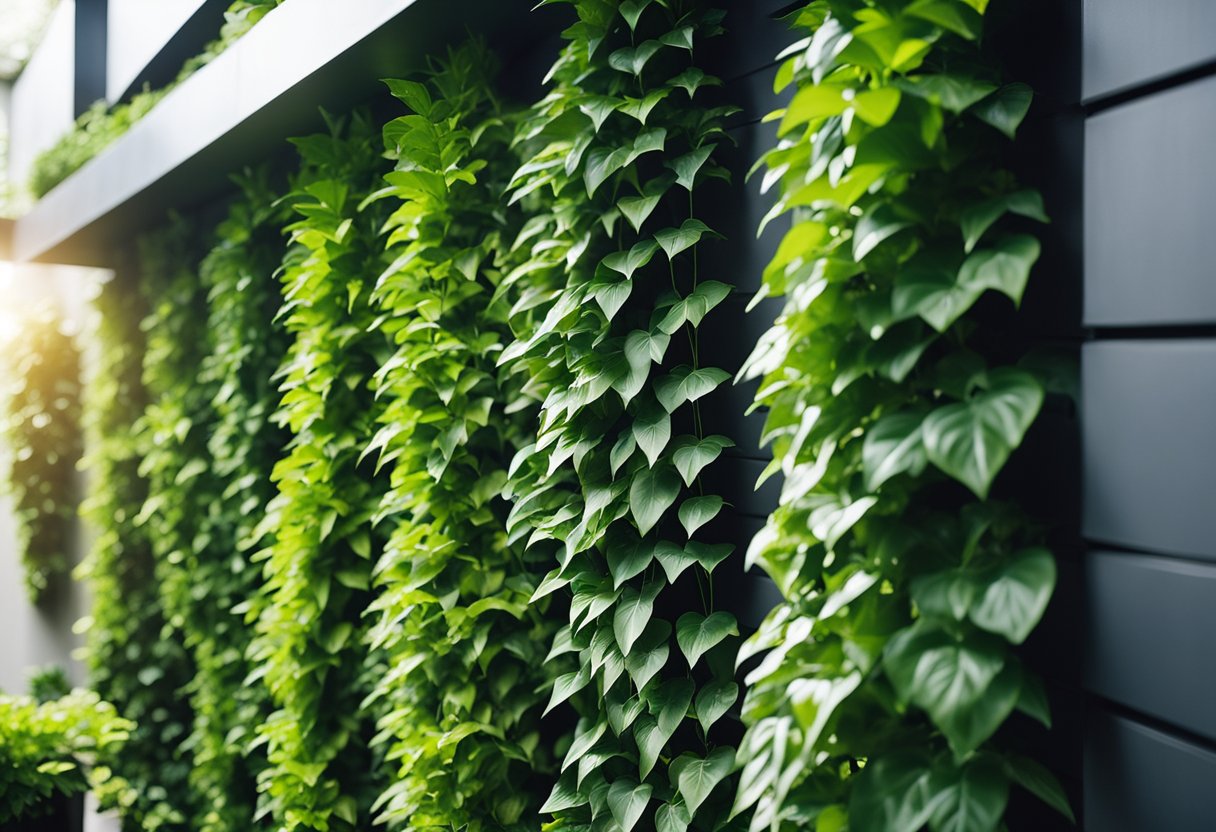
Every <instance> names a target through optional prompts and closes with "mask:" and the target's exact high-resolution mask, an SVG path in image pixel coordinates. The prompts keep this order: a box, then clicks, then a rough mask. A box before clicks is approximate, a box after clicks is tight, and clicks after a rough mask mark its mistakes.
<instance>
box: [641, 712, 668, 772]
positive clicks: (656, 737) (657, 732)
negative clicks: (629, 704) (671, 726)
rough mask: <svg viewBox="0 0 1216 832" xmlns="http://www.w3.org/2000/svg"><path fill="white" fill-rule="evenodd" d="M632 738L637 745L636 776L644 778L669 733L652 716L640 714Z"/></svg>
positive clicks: (657, 757)
mask: <svg viewBox="0 0 1216 832" xmlns="http://www.w3.org/2000/svg"><path fill="white" fill-rule="evenodd" d="M633 739H634V742H636V743H637V746H638V776H639V777H641V778H642V779H645V778H646V777H648V776H650V772H651V771H653V770H654V764H655V763H657V762H658V761H659V756H660V755H661V754H662V753H663V748H664V747H665V746H666V745H667V741H668V740H669V739H671V733H664V731H663V729H661V728H660V727H659V723H658V722H657V721H656V720H655V719H654V718H653V717H651V716H642V717H639V718H638V721H637V723H635V725H634V727H633Z"/></svg>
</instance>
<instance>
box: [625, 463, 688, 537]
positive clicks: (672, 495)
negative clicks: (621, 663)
mask: <svg viewBox="0 0 1216 832" xmlns="http://www.w3.org/2000/svg"><path fill="white" fill-rule="evenodd" d="M679 493H680V476H679V474H677V473H676V472H675V471H674V470H672V468H671V467H670V466H668V465H666V464H664V465H658V466H655V467H654V468H649V469H647V470H645V471H640V472H638V474H637V476H635V477H634V479H633V483H632V484H631V485H630V486H629V511H630V512H631V513H632V514H633V519H634V522H635V523H637V526H638V532H640V533H641V534H646V532H648V531H650V530H651V529H653V528H654V525H655V523H658V522H659V519H660V518H661V517H662V516H663V513H664V512H666V511H667V509H669V508H671V504H672V503H674V502H675V501H676V496H677V495H678V494H679Z"/></svg>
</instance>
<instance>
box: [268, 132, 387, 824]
mask: <svg viewBox="0 0 1216 832" xmlns="http://www.w3.org/2000/svg"><path fill="white" fill-rule="evenodd" d="M294 143H295V145H296V146H297V148H298V149H299V151H300V155H301V158H302V165H303V168H302V171H301V173H300V174H299V177H298V179H297V181H296V184H295V188H294V190H293V192H292V194H291V196H290V197H289V199H290V201H291V204H292V208H293V211H294V213H295V217H296V219H295V221H294V222H292V223H291V224H290V225H288V226H287V229H288V231H289V232H290V235H291V249H290V250H289V252H288V254H287V257H286V258H285V260H284V263H283V268H282V273H281V286H282V293H283V306H282V309H281V311H280V313H279V315H280V317H281V319H282V322H283V326H284V327H285V328H286V330H287V332H288V333H289V335H290V346H289V348H288V352H287V356H286V358H285V359H284V361H283V363H282V366H281V367H280V369H279V371H278V373H277V377H278V378H279V379H280V381H281V390H282V391H283V395H282V399H281V402H280V404H279V407H278V409H277V410H276V412H275V413H274V416H273V419H274V421H275V423H277V424H280V425H282V426H283V427H285V428H286V429H287V430H288V431H289V433H290V435H291V438H290V440H289V443H288V446H287V450H286V455H285V456H283V457H282V458H281V459H280V460H279V461H278V462H277V463H276V464H275V466H274V471H273V475H272V476H273V480H274V482H275V483H276V485H277V488H278V493H277V494H276V495H275V497H274V498H273V499H272V500H271V502H270V504H269V506H268V508H267V513H266V516H265V518H264V519H263V525H262V527H261V532H263V533H265V534H267V535H269V537H268V538H267V541H268V544H269V545H268V546H267V547H266V548H265V549H264V550H263V551H262V552H260V553H259V554H258V555H257V556H256V557H257V558H259V559H261V560H264V582H263V585H262V588H261V590H260V593H261V594H260V596H259V597H258V598H256V599H254V600H253V602H252V603H251V605H250V609H249V611H248V612H247V616H248V619H249V620H250V621H251V622H254V624H255V629H256V635H255V637H254V639H253V641H252V643H251V644H250V647H249V652H248V656H249V659H250V661H251V662H252V663H253V664H254V665H255V667H256V669H255V671H254V673H253V678H254V679H259V678H260V679H262V680H263V681H264V683H265V685H266V687H267V690H268V691H269V692H270V696H271V700H272V702H273V705H274V708H275V710H274V711H273V713H271V714H270V715H269V716H268V718H267V719H266V721H265V723H264V724H263V725H261V726H259V728H258V735H259V740H258V742H259V743H264V744H265V747H266V754H267V757H268V760H269V765H268V767H267V768H266V769H265V770H264V771H262V772H261V774H260V775H259V783H258V788H259V790H260V791H261V793H262V798H263V799H262V800H261V801H260V803H259V814H269V815H270V816H271V817H273V818H274V820H275V822H276V824H278V827H279V828H282V829H286V830H293V829H310V830H314V829H315V830H326V829H358V828H361V825H363V824H366V823H367V818H366V817H364V815H365V814H366V812H367V810H368V807H370V805H371V804H372V802H373V800H374V797H375V795H377V794H378V793H380V791H382V788H383V784H382V783H380V782H379V780H380V778H379V777H378V776H377V775H376V772H375V768H374V766H373V764H372V760H371V758H370V754H369V753H368V744H369V740H370V739H371V728H372V722H373V720H372V719H371V718H370V715H369V713H368V712H367V711H365V710H363V709H361V708H360V703H361V701H362V700H363V699H364V697H365V696H366V695H367V694H368V693H370V691H371V685H372V681H371V679H370V676H371V671H372V669H373V667H374V666H373V665H372V664H371V662H370V660H369V655H368V649H367V648H366V647H365V646H364V645H363V644H362V642H361V639H360V632H361V628H362V617H363V615H364V613H365V611H366V609H367V607H368V603H369V602H370V600H371V593H370V591H369V587H370V584H371V573H372V565H373V564H374V562H375V560H376V559H377V557H378V556H379V553H380V551H381V550H382V547H383V539H382V534H381V533H380V532H379V531H378V530H376V529H373V528H372V527H371V520H372V518H373V516H374V515H375V513H376V510H377V506H378V505H379V504H380V501H381V499H382V498H383V496H384V493H385V491H386V488H385V483H384V481H383V478H377V477H375V476H374V468H373V464H372V463H371V462H369V461H365V460H364V459H363V456H364V454H363V451H364V449H365V446H366V444H367V437H369V436H371V435H372V434H373V433H374V431H375V425H376V424H377V423H378V421H379V420H380V414H381V412H382V410H383V408H384V404H383V403H375V402H372V401H371V395H370V392H369V391H370V387H371V385H372V383H373V377H374V375H375V373H376V371H377V370H378V369H379V368H380V367H382V366H383V365H384V363H385V362H386V361H387V360H388V358H389V356H390V354H391V347H390V342H389V341H388V339H387V337H386V335H385V333H384V331H383V330H382V329H381V327H380V324H381V323H383V320H382V319H381V320H378V315H379V310H378V309H377V308H376V306H375V305H374V304H373V303H372V301H371V292H372V289H373V287H374V284H375V276H376V275H379V274H380V273H381V272H383V271H384V269H385V267H386V266H387V265H388V263H387V262H385V259H386V254H385V252H384V244H383V241H382V240H381V239H380V238H379V237H378V231H379V229H380V227H381V226H382V225H383V223H384V221H385V219H386V217H385V216H384V215H383V214H384V212H383V211H379V210H366V211H359V210H358V208H359V198H360V196H361V195H363V194H368V193H371V192H372V190H373V188H374V185H375V184H376V183H378V182H379V180H380V177H381V176H382V175H383V167H384V166H383V164H382V160H381V156H380V151H379V148H378V144H379V143H378V141H377V140H376V136H375V133H374V132H373V129H372V126H371V124H370V122H369V121H368V120H367V118H366V117H364V116H356V117H355V118H353V119H352V120H351V122H350V124H349V126H346V125H343V124H341V123H338V122H335V123H333V124H332V125H331V131H330V132H329V133H327V134H318V135H314V136H309V137H306V138H303V139H296V140H294Z"/></svg>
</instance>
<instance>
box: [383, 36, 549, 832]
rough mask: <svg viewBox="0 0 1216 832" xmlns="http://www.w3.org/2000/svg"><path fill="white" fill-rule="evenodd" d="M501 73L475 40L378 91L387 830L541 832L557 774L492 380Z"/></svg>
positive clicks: (497, 344)
mask: <svg viewBox="0 0 1216 832" xmlns="http://www.w3.org/2000/svg"><path fill="white" fill-rule="evenodd" d="M496 68H497V67H496V64H495V61H494V60H493V57H492V56H491V55H490V54H489V53H488V51H487V50H486V48H485V46H484V45H482V44H480V43H477V42H473V43H471V44H469V45H468V46H465V47H464V48H462V49H460V50H457V51H455V52H452V53H450V54H449V55H448V58H447V60H446V61H445V62H443V63H437V64H435V65H434V66H433V68H432V71H431V73H430V74H429V77H428V78H427V79H426V83H419V82H416V81H390V82H389V86H390V89H391V90H392V91H393V93H394V94H395V95H396V96H397V97H398V98H399V99H401V100H402V101H403V102H404V103H405V104H406V105H407V106H408V107H409V109H410V111H411V112H410V114H408V115H404V116H401V117H399V118H396V119H394V120H393V121H390V122H389V123H388V125H387V126H386V127H385V128H384V141H385V147H386V149H387V151H388V154H389V156H390V157H391V158H393V159H394V160H395V162H396V170H395V171H393V172H392V173H390V174H388V175H387V177H386V180H387V183H388V185H387V187H385V188H383V189H381V190H380V191H378V192H377V193H376V194H374V195H373V199H374V200H376V201H380V200H383V201H385V203H386V204H387V205H390V206H392V207H393V208H394V211H393V214H392V216H391V217H390V218H389V220H388V222H387V224H386V225H385V226H384V228H383V229H382V233H383V234H385V235H387V244H388V249H389V256H390V257H391V259H392V262H391V265H389V267H388V268H387V269H385V270H384V272H383V274H382V275H381V276H380V278H379V280H378V281H377V283H376V286H375V288H374V290H373V294H372V300H373V303H374V305H375V308H376V309H377V310H378V311H379V312H380V313H381V319H382V320H383V324H382V328H383V330H384V331H385V332H386V334H388V335H390V336H391V337H392V340H393V343H394V345H395V351H394V352H393V353H392V354H391V357H389V358H388V360H387V361H385V362H384V363H383V364H382V365H381V367H380V369H379V371H378V372H377V374H376V398H377V400H379V401H382V402H384V403H385V404H384V408H383V410H382V411H381V412H380V413H379V417H378V419H379V422H380V423H381V427H380V429H379V430H378V431H377V432H376V435H375V437H374V438H373V439H372V441H371V442H370V443H369V444H368V447H367V451H366V453H368V454H369V455H371V454H375V455H376V456H377V458H378V459H379V464H380V465H382V466H384V467H385V468H386V469H387V470H388V471H389V473H390V477H391V488H390V489H389V491H388V492H387V493H386V494H385V495H384V498H383V501H382V503H381V505H380V508H379V511H378V513H377V518H376V519H377V521H378V522H380V523H381V524H382V525H385V526H386V527H388V528H391V533H390V534H389V537H388V540H387V543H386V544H385V548H384V555H383V557H382V558H381V560H380V562H379V563H378V564H377V566H376V569H375V577H374V582H375V584H376V588H377V590H378V593H379V594H378V597H377V598H376V600H375V602H374V603H373V605H372V611H373V612H374V613H375V618H374V619H373V620H374V625H373V627H372V629H371V631H370V634H369V636H370V638H371V640H372V643H373V644H374V646H375V647H376V648H378V649H380V650H383V651H384V653H385V656H386V661H387V670H386V672H385V673H383V675H382V676H381V677H380V678H379V679H378V681H377V684H376V689H375V693H374V695H373V701H377V702H381V703H382V705H381V711H382V712H383V716H381V718H380V720H379V726H378V727H379V728H380V734H379V737H378V743H380V744H383V745H384V751H385V756H386V757H387V758H388V759H389V760H391V761H393V762H394V764H395V777H394V778H393V782H392V784H391V785H390V786H389V788H388V790H387V791H386V792H385V793H384V794H383V795H382V796H381V798H380V801H379V802H380V804H381V805H382V807H383V811H382V812H381V813H380V816H379V817H380V818H381V819H383V820H385V821H388V822H389V823H390V824H391V825H401V826H403V827H404V828H420V827H444V828H451V829H469V830H478V829H487V830H489V829H519V830H524V829H530V828H534V824H535V818H536V812H537V809H539V807H540V799H538V795H536V794H535V792H536V789H535V788H532V789H529V788H528V786H529V782H528V781H529V780H530V779H531V778H533V777H534V776H536V775H541V776H544V775H549V774H551V772H552V770H553V768H554V763H553V759H552V757H553V748H552V746H553V742H552V739H548V740H546V739H545V738H544V737H545V733H551V732H544V733H542V731H541V728H540V714H541V709H542V708H543V706H544V702H545V699H544V695H543V692H542V691H541V688H542V687H543V686H544V683H545V682H546V681H547V674H546V673H545V671H544V668H543V665H544V659H545V651H546V649H547V645H548V643H549V641H550V640H551V639H552V636H553V632H554V630H555V629H556V626H555V624H554V622H553V620H552V619H551V618H546V617H545V616H543V615H542V609H543V608H538V607H530V605H529V598H530V597H531V595H532V593H533V591H534V590H535V589H536V586H537V584H539V582H540V579H541V577H543V574H544V569H545V566H544V560H543V559H540V560H539V562H538V560H537V559H531V560H529V559H528V558H527V555H526V553H525V551H524V546H523V545H522V544H520V543H519V542H516V543H514V544H513V545H509V544H508V543H507V541H506V535H505V534H504V533H503V527H504V523H505V520H506V514H507V508H508V506H507V504H506V503H505V501H503V500H501V499H499V495H500V493H501V490H502V486H503V483H504V482H505V480H506V476H507V473H506V472H507V465H508V463H509V462H510V458H511V455H512V453H513V452H514V450H515V449H516V448H518V447H520V446H522V445H523V444H524V443H525V442H526V439H525V437H526V435H527V433H528V430H529V424H530V423H531V422H532V419H533V417H534V409H533V408H522V409H518V410H516V411H515V412H513V413H512V412H507V410H506V406H507V404H508V403H509V402H511V401H513V400H515V399H517V398H518V396H519V391H518V390H517V389H511V388H510V385H511V384H513V383H514V382H511V381H510V380H508V381H507V382H506V383H505V384H504V383H501V382H500V380H499V379H498V377H497V372H496V369H495V360H496V358H497V356H498V355H499V354H500V353H501V352H502V349H503V347H504V344H505V343H506V342H508V341H509V340H510V331H509V329H508V328H507V325H506V318H507V312H508V309H509V306H510V305H509V303H508V302H507V301H506V299H505V298H504V297H503V296H502V295H501V294H499V293H497V292H496V290H497V288H498V287H499V286H500V285H501V283H502V278H503V272H502V269H501V268H500V267H499V266H498V265H497V261H498V260H500V259H501V258H502V257H503V255H504V254H505V249H506V248H507V247H508V246H509V244H510V240H511V236H512V233H513V231H514V230H518V225H519V223H518V222H517V221H516V216H515V215H516V214H518V209H515V210H514V211H511V212H505V211H504V210H503V208H502V207H501V206H502V203H503V202H504V201H505V199H504V193H505V190H506V186H507V183H508V181H509V180H510V177H511V174H512V173H513V172H514V166H513V157H512V154H511V152H510V140H511V137H512V135H513V130H512V125H511V124H510V123H509V121H508V120H507V119H505V118H504V117H503V115H502V113H501V112H500V109H499V107H498V104H497V102H496V100H495V99H494V97H493V94H492V92H491V91H490V88H489V85H490V79H491V78H493V77H494V74H495V71H496ZM508 214H509V217H508Z"/></svg>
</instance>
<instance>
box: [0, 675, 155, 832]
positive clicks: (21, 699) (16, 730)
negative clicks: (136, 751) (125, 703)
mask: <svg viewBox="0 0 1216 832" xmlns="http://www.w3.org/2000/svg"><path fill="white" fill-rule="evenodd" d="M133 728H134V726H133V725H132V724H131V723H130V722H128V721H127V720H125V719H122V718H121V717H120V716H118V713H117V712H116V711H115V710H114V706H113V705H111V704H110V703H108V702H103V701H102V700H101V699H100V697H98V696H97V694H95V693H92V692H88V691H75V692H73V693H69V694H67V695H65V696H63V697H62V698H59V699H54V700H50V701H45V702H39V701H38V700H37V699H35V698H33V697H29V696H7V695H5V694H0V823H7V822H9V821H15V820H21V819H30V818H37V817H38V816H39V815H41V814H44V813H45V812H46V811H48V810H49V809H50V799H51V798H52V797H53V796H55V795H73V794H79V793H80V792H83V791H85V790H86V789H90V788H91V789H94V790H97V791H99V792H121V791H124V790H125V787H124V785H123V783H122V782H121V781H119V780H117V779H115V778H114V775H113V773H112V771H111V770H110V769H109V767H108V766H107V765H106V763H107V761H108V760H109V759H110V758H111V757H112V755H113V754H114V753H115V752H116V751H117V750H118V749H119V748H121V746H122V744H123V743H124V742H125V741H126V739H127V737H128V735H129V734H130V732H131V730H132V729H133Z"/></svg>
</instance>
